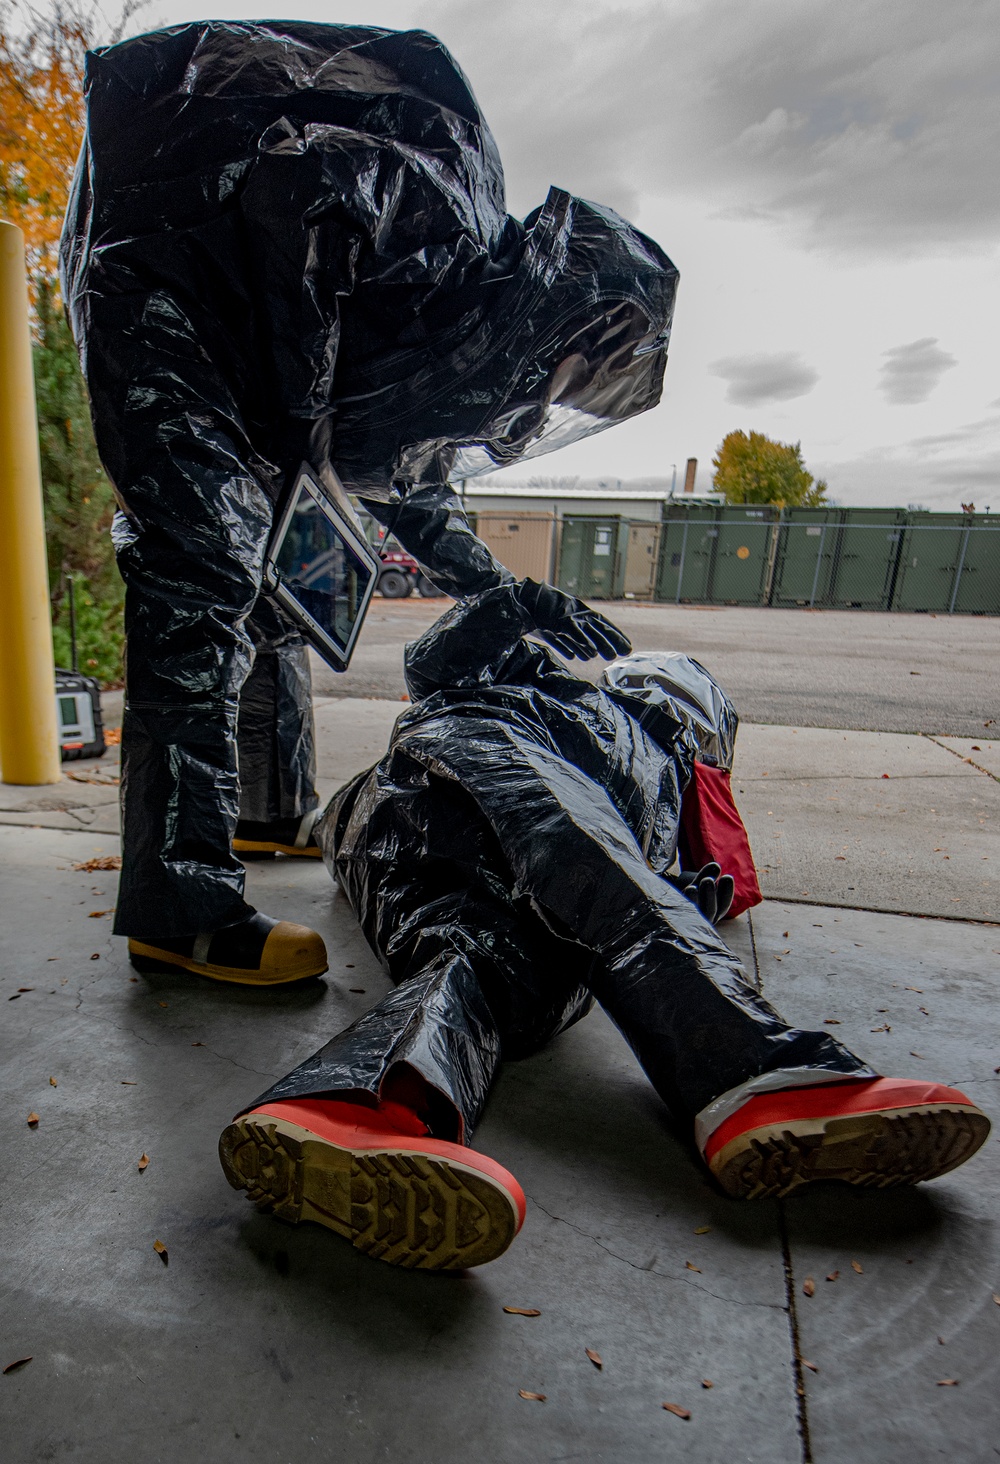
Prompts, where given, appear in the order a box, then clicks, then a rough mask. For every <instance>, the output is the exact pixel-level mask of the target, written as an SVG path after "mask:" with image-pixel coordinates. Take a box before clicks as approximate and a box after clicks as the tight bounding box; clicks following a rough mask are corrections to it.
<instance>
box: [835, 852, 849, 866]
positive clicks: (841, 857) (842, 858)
mask: <svg viewBox="0 0 1000 1464" xmlns="http://www.w3.org/2000/svg"><path fill="white" fill-rule="evenodd" d="M833 862H834V863H835V864H838V863H839V864H846V863H847V856H846V854H835V855H834V856H833Z"/></svg>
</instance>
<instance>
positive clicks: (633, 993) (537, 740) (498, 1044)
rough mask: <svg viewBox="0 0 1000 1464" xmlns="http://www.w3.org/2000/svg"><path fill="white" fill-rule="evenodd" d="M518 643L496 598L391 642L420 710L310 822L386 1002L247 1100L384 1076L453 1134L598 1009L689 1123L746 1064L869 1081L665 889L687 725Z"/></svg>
mask: <svg viewBox="0 0 1000 1464" xmlns="http://www.w3.org/2000/svg"><path fill="white" fill-rule="evenodd" d="M523 632H524V626H523V616H522V612H521V610H520V607H519V605H518V601H517V594H516V589H515V587H511V586H502V587H498V588H496V589H494V590H490V591H487V592H485V593H484V594H482V595H480V596H478V597H476V598H475V599H474V600H471V601H469V602H468V603H467V604H465V605H459V606H456V607H455V608H453V609H452V610H450V611H448V612H447V613H446V614H445V615H444V616H443V617H442V618H441V620H439V621H438V622H437V624H436V625H435V626H433V627H431V629H430V630H429V631H428V632H427V633H426V634H425V635H424V636H423V637H422V638H421V639H420V640H419V641H417V642H415V643H414V644H413V645H411V646H409V647H408V648H407V679H408V684H409V686H410V690H411V694H412V695H413V697H414V705H413V706H412V708H411V709H410V710H408V711H407V712H406V713H404V714H403V716H401V717H400V719H399V720H398V722H397V723H396V727H395V729H394V731H393V734H392V739H391V742H390V745H389V750H388V752H387V753H386V755H385V757H384V758H383V759H382V761H381V762H380V763H379V764H378V766H377V767H375V768H373V769H372V770H370V771H369V772H367V773H363V774H361V775H360V776H359V777H357V778H355V779H354V780H353V781H352V782H351V783H350V784H348V785H347V787H346V788H344V789H342V790H341V791H340V792H339V793H338V794H337V795H336V796H335V798H334V799H333V801H332V802H331V804H330V805H329V807H328V808H327V810H326V811H325V813H324V815H323V817H322V820H321V822H320V823H319V825H318V826H317V832H318V838H319V841H320V845H321V847H322V849H323V852H324V857H325V859H326V861H327V864H328V866H329V868H330V870H331V872H332V873H333V874H334V875H335V877H336V879H337V880H338V881H339V882H340V884H341V886H342V888H343V889H344V891H345V893H346V895H347V897H348V899H349V900H350V902H351V904H352V906H353V908H354V910H355V911H356V913H357V915H358V918H359V920H360V922H361V925H362V928H363V930H364V933H365V935H366V937H367V939H368V942H369V944H370V945H371V947H372V949H373V950H374V951H375V952H376V954H377V955H378V956H379V957H380V959H381V960H382V962H383V964H384V966H385V969H386V970H387V972H388V974H389V976H390V977H391V978H392V980H393V981H394V982H395V983H396V984H397V989H396V990H395V991H394V992H392V993H391V994H390V995H389V996H388V997H387V998H386V999H385V1000H384V1001H383V1002H381V1003H379V1004H378V1005H377V1006H375V1007H374V1008H373V1009H372V1010H371V1011H370V1012H369V1013H368V1014H367V1015H366V1016H365V1017H363V1018H362V1019H361V1020H360V1021H359V1022H357V1023H355V1024H354V1026H352V1027H350V1028H348V1029H347V1030H346V1031H345V1032H342V1033H340V1034H339V1035H338V1036H336V1037H334V1039H333V1040H332V1041H331V1042H329V1043H328V1044H327V1045H326V1046H325V1047H324V1048H322V1049H321V1050H320V1051H319V1052H318V1053H316V1054H315V1055H314V1056H313V1057H312V1058H310V1059H308V1061H306V1062H305V1063H303V1064H302V1065H301V1066H300V1067H298V1068H296V1069H295V1071H294V1072H292V1073H290V1074H289V1075H288V1076H287V1077H286V1078H283V1079H282V1080H280V1081H279V1082H278V1083H277V1084H275V1085H274V1086H273V1087H272V1088H271V1089H270V1090H269V1091H268V1092H267V1093H266V1094H264V1095H262V1096H261V1098H259V1099H257V1100H255V1102H256V1103H261V1102H265V1101H274V1100H276V1099H279V1098H290V1097H302V1096H305V1095H307V1094H311V1095H316V1094H320V1093H335V1092H344V1091H348V1090H351V1091H354V1092H357V1093H361V1094H365V1093H367V1094H369V1095H372V1097H373V1098H374V1097H375V1096H376V1095H377V1094H378V1092H379V1089H380V1086H381V1085H382V1083H383V1082H384V1081H385V1079H386V1078H387V1077H388V1076H389V1075H390V1073H392V1072H393V1069H394V1068H395V1067H396V1065H397V1064H400V1063H402V1064H406V1065H407V1066H408V1067H409V1068H412V1069H415V1070H416V1071H417V1072H418V1073H419V1074H420V1075H421V1076H422V1077H423V1078H424V1079H425V1080H426V1082H427V1083H428V1084H429V1085H430V1087H431V1089H432V1090H434V1092H435V1093H436V1094H437V1095H438V1098H439V1099H440V1098H443V1099H445V1100H447V1107H448V1109H449V1110H450V1111H452V1112H453V1113H454V1114H455V1115H456V1121H455V1123H454V1125H453V1127H452V1131H453V1132H457V1133H459V1134H460V1135H462V1136H464V1137H465V1138H466V1139H467V1138H468V1136H469V1134H470V1132H471V1130H472V1128H473V1126H474V1124H475V1122H476V1119H477V1117H478V1115H479V1113H480V1111H481V1109H482V1106H483V1103H484V1102H485V1099H486V1096H487V1093H488V1091H489V1085H490V1082H491V1080H492V1077H493V1075H494V1073H495V1071H496V1066H497V1063H498V1061H499V1060H500V1059H501V1057H516V1056H520V1055H523V1054H526V1053H528V1052H531V1051H533V1050H535V1049H537V1048H538V1047H539V1046H540V1045H542V1044H543V1043H544V1042H546V1041H547V1040H548V1039H549V1038H551V1037H552V1036H553V1035H554V1034H555V1033H557V1032H559V1031H561V1030H562V1029H563V1028H565V1027H566V1026H567V1025H568V1024H569V1023H570V1022H573V1021H575V1020H577V1019H579V1017H581V1016H582V1015H584V1014H585V1012H586V1011H587V1010H588V1009H589V1006H590V1004H591V1001H592V1000H593V999H594V998H596V999H597V1000H598V1001H599V1002H600V1003H601V1005H602V1006H603V1007H604V1009H605V1010H606V1011H607V1012H608V1014H609V1016H610V1017H611V1018H612V1020H613V1021H614V1022H615V1023H616V1024H617V1025H618V1027H619V1028H620V1029H621V1031H622V1033H623V1035H624V1036H625V1038H626V1040H627V1041H628V1042H629V1044H630V1045H631V1047H632V1049H633V1051H634V1052H635V1054H636V1056H637V1058H638V1059H639V1062H640V1063H641V1064H642V1066H643V1068H644V1069H645V1071H646V1073H647V1075H648V1077H649V1078H650V1080H651V1082H652V1083H653V1085H654V1087H655V1088H656V1090H657V1092H658V1093H659V1094H660V1095H661V1096H662V1097H663V1098H664V1099H665V1101H666V1102H667V1104H668V1105H669V1107H670V1108H671V1109H672V1110H673V1112H674V1114H675V1115H676V1116H677V1117H678V1118H679V1119H680V1120H682V1121H687V1122H688V1123H690V1122H691V1121H692V1120H693V1119H694V1116H695V1115H696V1114H697V1113H698V1112H699V1111H700V1110H702V1109H703V1108H705V1106H706V1105H707V1104H708V1103H710V1102H711V1101H712V1100H713V1099H714V1098H716V1097H717V1096H718V1095H719V1094H721V1093H724V1092H728V1091H729V1090H730V1089H732V1088H734V1087H736V1086H738V1085H739V1084H740V1083H742V1082H744V1081H746V1080H747V1079H749V1078H751V1077H754V1076H756V1075H758V1074H761V1073H764V1072H770V1071H774V1070H779V1069H780V1070H783V1071H793V1072H794V1071H796V1070H804V1069H808V1070H810V1071H812V1072H816V1073H818V1074H820V1075H822V1073H824V1072H832V1073H842V1074H843V1073H853V1074H857V1075H859V1076H871V1075H872V1074H871V1069H869V1068H868V1067H866V1066H865V1065H864V1064H863V1063H862V1062H861V1061H860V1060H859V1059H858V1058H856V1057H854V1056H853V1054H851V1053H850V1052H848V1051H847V1049H846V1048H844V1047H843V1046H842V1045H841V1044H840V1043H838V1042H837V1041H836V1040H835V1039H834V1038H833V1037H832V1036H830V1035H828V1034H827V1033H825V1032H808V1031H799V1030H796V1029H795V1028H791V1027H789V1026H788V1025H787V1024H786V1023H785V1022H784V1021H783V1020H782V1019H781V1017H780V1016H779V1015H778V1013H777V1012H776V1011H775V1010H774V1009H773V1007H771V1006H770V1005H769V1004H768V1003H767V1002H766V1001H764V999H763V998H762V997H761V996H759V995H758V993H757V992H756V991H755V990H754V988H753V987H752V986H751V985H750V983H749V982H748V980H747V978H746V975H745V973H744V972H743V970H742V968H741V966H740V964H739V962H738V961H737V960H736V958H735V957H734V956H733V954H732V953H731V952H730V951H729V949H728V948H727V947H726V945H725V944H724V943H723V941H722V939H721V938H720V936H719V935H718V933H717V931H716V930H715V929H714V927H713V926H712V925H710V924H709V923H708V921H707V920H705V919H704V918H703V917H702V916H701V914H700V913H699V912H698V910H697V908H696V906H695V905H694V904H693V903H692V902H691V901H690V900H688V899H686V898H685V896H684V895H683V894H681V893H680V892H679V891H678V890H676V889H675V888H674V887H673V886H672V885H671V884H670V883H668V881H667V880H666V879H665V878H664V876H665V874H666V871H667V870H668V868H669V867H670V865H671V862H672V861H673V858H674V854H675V851H676V847H677V837H678V825H679V819H680V807H681V798H682V794H683V790H684V787H685V785H686V783H687V780H688V778H689V776H690V772H691V756H692V754H691V750H690V748H689V746H688V738H687V729H686V728H685V727H683V726H682V725H681V724H680V723H679V722H677V721H675V720H674V719H672V718H671V717H670V716H669V715H668V714H667V713H666V712H664V711H663V709H662V708H661V707H659V706H655V705H650V704H648V703H645V702H643V701H641V700H636V699H634V698H633V697H631V696H630V695H629V694H628V693H623V692H620V691H606V690H603V689H601V688H598V687H595V686H593V685H591V684H590V683H588V682H585V681H582V680H580V679H578V678H577V677H575V676H573V675H572V674H571V673H570V672H568V671H567V670H566V669H565V668H564V667H563V666H562V665H560V664H559V663H558V662H557V661H556V659H555V658H554V657H553V656H551V655H550V654H549V652H548V651H547V650H545V649H544V648H543V647H541V646H539V645H537V644H534V643H531V642H529V641H526V640H524V639H523ZM717 731H718V729H717ZM816 1080H817V1081H821V1080H822V1077H821V1076H820V1077H818V1078H817V1079H816ZM252 1106H254V1105H252V1104H251V1105H248V1107H252ZM435 1122H436V1123H438V1124H439V1125H440V1124H441V1123H442V1120H441V1119H440V1118H438V1119H436V1120H435ZM442 1131H444V1132H447V1131H448V1125H447V1123H445V1124H444V1127H443V1130H442Z"/></svg>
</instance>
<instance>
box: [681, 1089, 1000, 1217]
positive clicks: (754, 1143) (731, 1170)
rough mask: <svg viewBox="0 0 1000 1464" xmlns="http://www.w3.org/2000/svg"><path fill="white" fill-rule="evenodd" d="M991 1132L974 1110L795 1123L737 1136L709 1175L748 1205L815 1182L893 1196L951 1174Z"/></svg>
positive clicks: (931, 1109)
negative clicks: (894, 1192)
mask: <svg viewBox="0 0 1000 1464" xmlns="http://www.w3.org/2000/svg"><path fill="white" fill-rule="evenodd" d="M989 1132H990V1121H989V1119H988V1118H987V1117H986V1115H985V1114H984V1113H982V1112H981V1111H980V1110H979V1109H978V1108H975V1107H974V1106H973V1105H971V1104H954V1105H950V1106H949V1105H933V1106H931V1105H921V1106H918V1107H913V1108H897V1109H889V1110H883V1111H881V1112H875V1113H858V1114H845V1115H844V1116H843V1117H840V1118H838V1117H833V1118H810V1119H793V1120H791V1121H789V1122H788V1123H787V1124H781V1125H778V1124H768V1125H766V1126H765V1127H763V1128H759V1129H750V1130H748V1131H747V1132H746V1133H743V1134H738V1135H737V1136H736V1138H734V1139H732V1140H730V1142H729V1143H728V1144H726V1145H725V1147H724V1148H722V1149H720V1151H719V1153H718V1154H716V1155H715V1156H714V1157H713V1158H712V1160H711V1161H710V1163H709V1168H710V1169H711V1171H712V1173H713V1174H714V1176H715V1178H716V1180H717V1181H718V1182H719V1184H720V1185H721V1186H722V1188H723V1189H724V1190H725V1191H726V1193H727V1194H728V1195H732V1196H733V1197H735V1198H739V1199H747V1200H757V1199H767V1198H780V1197H781V1196H783V1195H790V1194H793V1193H794V1192H795V1191H796V1190H798V1189H801V1188H802V1187H803V1186H804V1185H808V1184H812V1183H815V1182H817V1181H819V1180H838V1181H840V1182H841V1183H844V1184H850V1185H855V1186H857V1187H859V1188H870V1189H891V1188H894V1187H895V1186H897V1185H904V1184H919V1183H921V1182H922V1181H923V1180H928V1179H936V1178H937V1177H938V1176H939V1175H942V1174H947V1173H948V1171H949V1170H951V1169H956V1168H957V1167H958V1166H959V1165H960V1164H964V1163H965V1161H966V1159H969V1158H971V1157H972V1155H973V1154H974V1153H975V1152H976V1150H977V1149H979V1148H980V1147H981V1146H982V1144H984V1143H985V1142H986V1138H987V1136H988V1135H989Z"/></svg>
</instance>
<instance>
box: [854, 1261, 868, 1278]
mask: <svg viewBox="0 0 1000 1464" xmlns="http://www.w3.org/2000/svg"><path fill="white" fill-rule="evenodd" d="M851 1270H852V1271H857V1273H858V1275H859V1276H863V1275H864V1274H865V1272H864V1267H863V1266H862V1264H861V1262H860V1261H852V1262H851Z"/></svg>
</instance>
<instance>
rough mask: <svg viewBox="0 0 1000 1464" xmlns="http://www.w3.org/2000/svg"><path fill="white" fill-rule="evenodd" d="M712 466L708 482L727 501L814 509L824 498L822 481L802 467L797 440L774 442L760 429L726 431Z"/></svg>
mask: <svg viewBox="0 0 1000 1464" xmlns="http://www.w3.org/2000/svg"><path fill="white" fill-rule="evenodd" d="M712 466H713V468H714V469H715V474H714V476H713V478H712V482H713V484H714V486H715V488H716V490H717V492H719V493H723V494H725V498H726V502H727V503H774V504H776V505H778V506H779V507H781V508H815V507H817V506H818V505H820V504H824V503H826V502H827V501H828V500H827V496H826V484H825V483H824V481H823V480H822V478H820V479H818V480H817V479H815V478H813V475H812V473H810V472H809V471H808V470H807V469H806V465H805V463H804V462H803V461H802V444H801V443H798V442H796V443H795V444H794V445H793V444H792V443H790V442H775V441H774V440H773V439H772V438H770V437H766V436H765V435H764V433H763V432H751V433H749V434H748V433H746V432H730V433H729V434H728V435H727V436H726V437H724V438H723V440H722V446H721V447H720V448H719V450H718V452H717V453H716V454H715V457H714V458H713V459H712Z"/></svg>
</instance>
